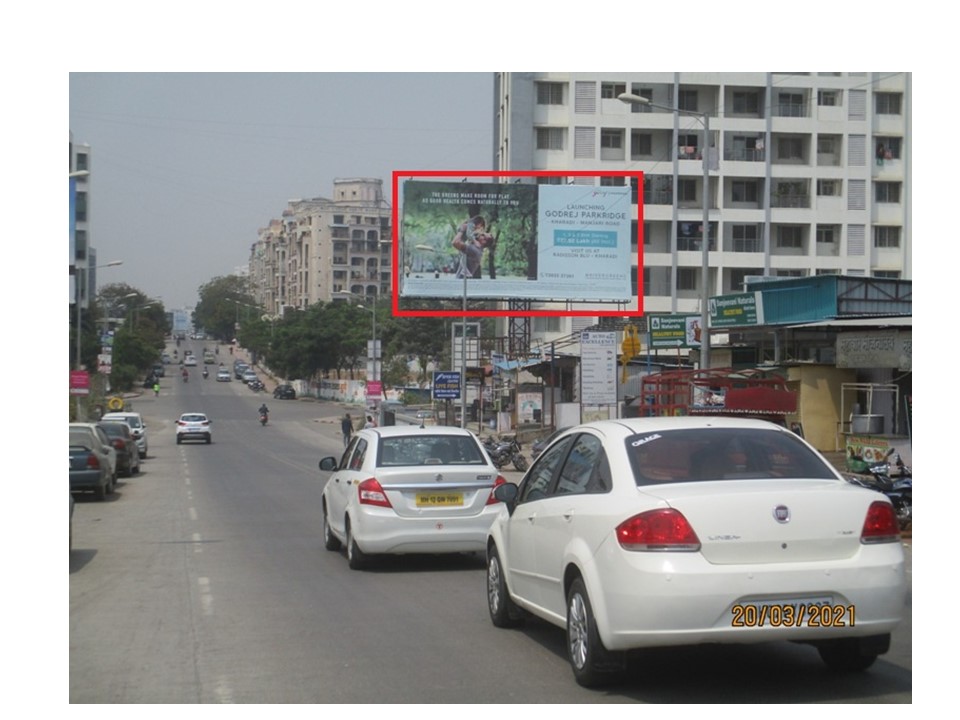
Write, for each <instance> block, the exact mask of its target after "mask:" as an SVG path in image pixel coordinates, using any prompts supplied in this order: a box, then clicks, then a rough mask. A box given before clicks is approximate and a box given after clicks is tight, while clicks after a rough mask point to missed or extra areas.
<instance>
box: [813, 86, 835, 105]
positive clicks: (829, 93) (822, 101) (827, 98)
mask: <svg viewBox="0 0 960 720" xmlns="http://www.w3.org/2000/svg"><path fill="white" fill-rule="evenodd" d="M839 104H840V93H839V92H838V91H837V90H818V91H817V105H820V106H821V107H836V106H837V105H839Z"/></svg>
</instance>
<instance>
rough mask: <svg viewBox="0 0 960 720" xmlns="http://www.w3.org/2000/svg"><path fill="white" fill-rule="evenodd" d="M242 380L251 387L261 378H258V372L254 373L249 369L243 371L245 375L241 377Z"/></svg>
mask: <svg viewBox="0 0 960 720" xmlns="http://www.w3.org/2000/svg"><path fill="white" fill-rule="evenodd" d="M240 379H241V380H243V382H245V383H246V384H247V385H249V384H250V383H252V382H253V381H255V380H258V379H259V378H258V377H257V373H256V372H254V371H253V370H252V369H250V368H247V369H246V370H244V371H243V375H241V376H240Z"/></svg>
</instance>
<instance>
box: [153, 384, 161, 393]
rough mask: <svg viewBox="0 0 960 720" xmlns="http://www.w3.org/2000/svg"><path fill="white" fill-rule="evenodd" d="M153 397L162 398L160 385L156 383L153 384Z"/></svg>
mask: <svg viewBox="0 0 960 720" xmlns="http://www.w3.org/2000/svg"><path fill="white" fill-rule="evenodd" d="M153 395H154V397H160V383H159V382H155V383H154V384H153Z"/></svg>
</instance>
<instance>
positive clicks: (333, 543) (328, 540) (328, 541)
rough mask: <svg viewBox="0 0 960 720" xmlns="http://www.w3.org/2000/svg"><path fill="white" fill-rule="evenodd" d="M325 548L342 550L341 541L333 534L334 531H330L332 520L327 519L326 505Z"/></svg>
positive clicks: (324, 522)
mask: <svg viewBox="0 0 960 720" xmlns="http://www.w3.org/2000/svg"><path fill="white" fill-rule="evenodd" d="M323 547H324V548H326V549H327V550H339V549H340V541H339V540H338V539H337V536H336V535H334V534H333V530H331V529H330V518H329V517H327V506H326V504H324V506H323Z"/></svg>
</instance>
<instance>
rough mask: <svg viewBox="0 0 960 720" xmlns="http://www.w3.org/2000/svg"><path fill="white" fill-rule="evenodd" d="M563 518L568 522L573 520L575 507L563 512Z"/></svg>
mask: <svg viewBox="0 0 960 720" xmlns="http://www.w3.org/2000/svg"><path fill="white" fill-rule="evenodd" d="M563 519H564V520H566V521H567V522H570V521H571V520H573V508H570V509H569V510H567V511H566V512H564V513H563Z"/></svg>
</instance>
